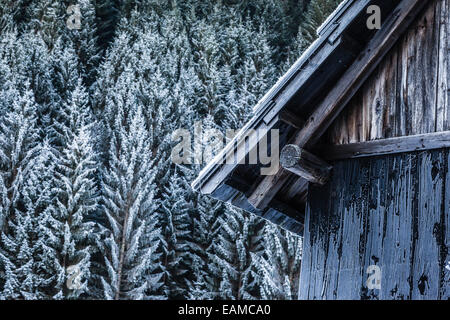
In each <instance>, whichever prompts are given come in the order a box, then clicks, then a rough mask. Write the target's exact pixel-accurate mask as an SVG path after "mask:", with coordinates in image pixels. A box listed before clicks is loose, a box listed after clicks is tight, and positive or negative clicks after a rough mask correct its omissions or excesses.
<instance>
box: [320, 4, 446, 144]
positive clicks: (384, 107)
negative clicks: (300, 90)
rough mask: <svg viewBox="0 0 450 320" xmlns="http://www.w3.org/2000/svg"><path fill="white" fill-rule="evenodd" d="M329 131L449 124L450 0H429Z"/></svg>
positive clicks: (375, 131)
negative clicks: (418, 16) (421, 12)
mask: <svg viewBox="0 0 450 320" xmlns="http://www.w3.org/2000/svg"><path fill="white" fill-rule="evenodd" d="M429 1H430V4H429V5H428V6H427V8H426V10H424V12H423V14H421V16H420V18H419V19H417V21H416V22H414V23H413V25H412V26H411V27H410V28H409V29H408V32H407V33H406V34H405V35H404V36H403V37H402V38H401V39H400V40H399V42H398V43H397V44H396V46H395V47H394V48H393V49H392V50H391V52H390V53H389V54H388V55H387V56H386V57H385V58H384V60H383V61H382V62H381V63H380V65H379V66H378V68H377V69H376V70H375V72H374V73H373V74H372V75H371V76H370V78H369V79H368V80H367V81H366V83H365V84H364V85H363V87H362V88H361V89H360V90H359V92H358V93H357V94H356V95H355V96H354V98H353V99H352V101H351V102H350V103H349V105H347V107H346V108H345V110H344V111H343V112H342V113H341V115H340V116H339V117H338V118H337V119H336V121H335V122H334V124H333V125H332V126H331V127H330V129H329V131H328V133H327V135H326V137H327V139H329V140H328V141H329V142H331V143H332V144H346V143H354V142H363V141H370V140H376V139H383V138H391V137H398V136H406V135H414V134H420V133H430V132H440V131H446V130H450V106H449V96H450V80H449V77H450V72H449V68H450V63H449V54H450V51H449V50H450V40H449V39H450V30H449V29H450V20H449V12H450V0H429Z"/></svg>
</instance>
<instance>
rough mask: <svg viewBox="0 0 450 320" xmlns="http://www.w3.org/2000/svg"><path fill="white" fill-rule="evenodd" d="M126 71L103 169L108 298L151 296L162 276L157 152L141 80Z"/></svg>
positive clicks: (143, 297) (105, 282)
mask: <svg viewBox="0 0 450 320" xmlns="http://www.w3.org/2000/svg"><path fill="white" fill-rule="evenodd" d="M122 76H123V77H124V78H125V79H124V80H125V81H127V84H128V86H123V87H117V88H116V90H117V89H119V91H118V92H116V94H115V98H116V100H115V101H116V104H117V105H116V107H117V109H116V112H115V113H114V115H115V121H114V124H113V126H112V128H111V129H110V131H109V132H110V134H111V142H110V152H109V166H108V167H107V168H105V172H104V173H103V178H104V183H103V188H102V191H103V195H102V199H103V200H102V202H103V206H104V212H105V215H106V217H107V221H108V224H107V229H108V232H109V234H108V236H107V239H106V240H105V263H106V271H107V276H105V277H104V278H103V279H102V283H103V288H104V297H105V298H107V299H148V298H152V297H153V298H154V297H155V295H156V294H157V292H158V290H159V289H160V288H159V287H160V283H159V281H158V280H159V278H160V277H161V275H159V274H158V272H157V270H158V268H159V267H160V266H159V263H158V259H159V255H158V254H157V248H158V246H159V242H160V237H161V230H160V229H159V228H158V217H157V214H156V213H155V210H156V201H155V200H154V199H153V195H154V193H155V190H154V176H155V169H153V165H154V156H153V152H152V150H151V141H149V135H148V128H147V126H146V124H145V121H144V117H143V113H142V109H141V108H142V107H141V106H140V105H139V104H137V103H136V95H135V92H136V91H135V90H134V89H135V86H136V84H135V83H134V80H135V79H133V78H132V77H131V73H129V72H125V73H124V74H123V75H122ZM120 90H122V91H120Z"/></svg>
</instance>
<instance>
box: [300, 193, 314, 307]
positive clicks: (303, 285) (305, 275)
mask: <svg viewBox="0 0 450 320" xmlns="http://www.w3.org/2000/svg"><path fill="white" fill-rule="evenodd" d="M310 195H311V193H310ZM310 201H311V200H310V199H308V205H307V206H306V212H305V228H304V231H303V241H302V242H303V249H302V265H301V268H300V280H299V281H300V284H299V287H298V297H299V299H300V300H307V299H308V297H309V286H310V278H311V268H312V266H311V250H312V246H311V233H312V232H311V231H313V230H312V229H311V206H310V205H309V204H310ZM313 232H314V231H313Z"/></svg>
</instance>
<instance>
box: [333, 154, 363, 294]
mask: <svg viewBox="0 0 450 320" xmlns="http://www.w3.org/2000/svg"><path fill="white" fill-rule="evenodd" d="M349 163H351V166H349V172H348V173H349V177H344V179H345V180H344V181H346V183H347V185H348V186H347V188H346V192H345V194H344V199H343V205H344V207H343V208H342V209H341V210H343V225H342V244H341V247H342V249H341V250H342V251H341V252H342V253H341V259H340V261H339V276H338V287H337V297H338V298H339V299H351V300H352V299H359V298H360V292H361V286H360V278H361V274H362V265H361V263H362V261H361V260H362V259H361V257H360V235H361V233H362V232H363V229H364V215H365V214H364V211H363V208H364V206H365V202H366V195H365V194H363V192H362V190H361V188H360V186H361V184H367V181H368V165H367V161H364V160H362V161H351V162H349Z"/></svg>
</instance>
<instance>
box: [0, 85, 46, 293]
mask: <svg viewBox="0 0 450 320" xmlns="http://www.w3.org/2000/svg"><path fill="white" fill-rule="evenodd" d="M15 93H16V95H17V100H16V101H14V103H13V105H12V107H11V109H10V110H9V111H8V112H7V114H6V115H4V116H3V117H2V118H1V119H0V163H1V164H0V170H1V171H0V172H1V175H0V197H1V198H0V199H1V201H0V225H1V228H0V229H1V230H0V232H1V239H0V289H1V290H0V292H2V294H1V298H4V299H19V298H22V299H36V298H45V292H42V288H43V285H44V284H45V281H46V279H45V274H44V273H41V272H39V271H40V270H41V269H38V270H36V269H37V268H36V267H37V266H38V262H36V260H38V261H39V259H40V257H39V254H40V253H42V250H40V251H38V249H41V248H42V245H43V243H44V242H45V239H44V236H45V231H44V229H45V228H40V227H39V226H40V225H39V223H42V221H44V220H45V218H44V217H43V215H45V214H44V213H43V212H44V211H46V208H47V206H48V205H49V203H50V201H51V196H50V194H51V193H50V191H51V190H50V189H51V188H50V187H49V185H48V181H42V180H37V179H36V177H37V176H38V177H39V178H42V177H44V178H48V174H50V175H51V173H52V170H51V168H50V167H47V166H46V164H47V163H48V161H47V160H48V156H49V153H48V152H47V151H48V150H47V149H46V148H42V147H40V146H39V145H38V138H39V134H38V128H37V127H36V104H35V102H34V99H33V95H32V92H31V91H30V90H27V91H26V92H25V93H24V94H23V95H20V93H18V92H17V91H16V92H15ZM40 170H43V171H44V172H42V171H40ZM38 172H39V175H36V173H38ZM41 214H42V215H41ZM41 263H42V261H41Z"/></svg>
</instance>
